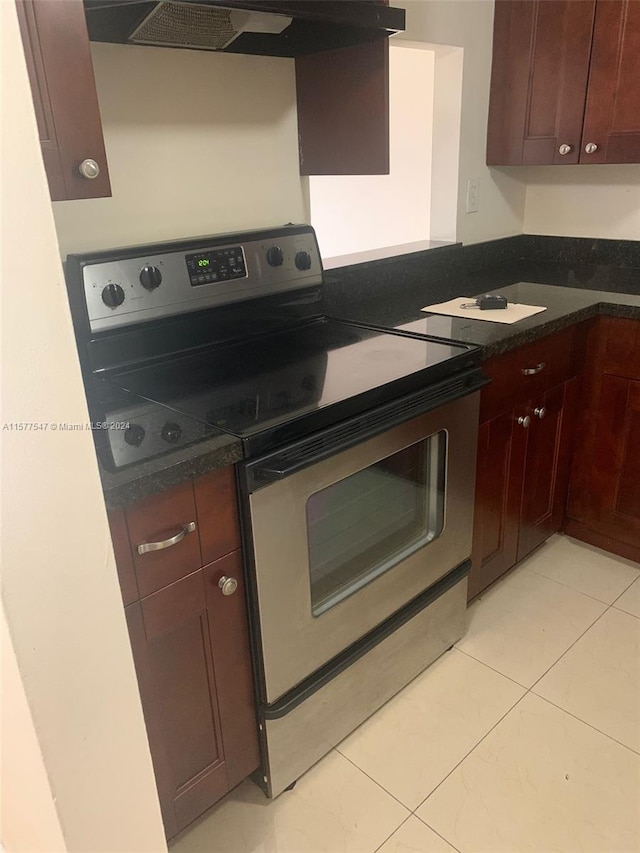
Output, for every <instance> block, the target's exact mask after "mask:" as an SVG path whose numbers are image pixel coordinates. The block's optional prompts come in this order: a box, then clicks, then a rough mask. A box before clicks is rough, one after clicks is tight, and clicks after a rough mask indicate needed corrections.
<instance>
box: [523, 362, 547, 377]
mask: <svg viewBox="0 0 640 853" xmlns="http://www.w3.org/2000/svg"><path fill="white" fill-rule="evenodd" d="M546 366H547V365H546V362H544V361H541V362H540V364H536V366H535V367H523V368H522V372H523V373H524V375H525V376H535V374H536V373H540V371H541V370H544V369H545V367H546Z"/></svg>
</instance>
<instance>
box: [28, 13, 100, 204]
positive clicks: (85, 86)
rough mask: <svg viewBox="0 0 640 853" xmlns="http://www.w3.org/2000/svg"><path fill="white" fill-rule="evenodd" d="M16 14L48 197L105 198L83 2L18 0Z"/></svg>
mask: <svg viewBox="0 0 640 853" xmlns="http://www.w3.org/2000/svg"><path fill="white" fill-rule="evenodd" d="M17 9H18V18H19V21H20V30H21V33H22V41H23V45H24V51H25V58H26V61H27V70H28V72H29V79H30V82H31V91H32V95H33V100H34V104H35V110H36V118H37V122H38V132H39V134H40V142H41V145H42V156H43V159H44V164H45V170H46V172H47V178H48V180H49V190H50V193H51V198H52V200H53V201H62V200H66V199H77V198H102V197H104V196H110V195H111V187H110V183H109V172H108V169H107V158H106V154H105V149H104V139H103V136H102V123H101V121H100V111H99V108H98V98H97V95H96V86H95V80H94V76H93V65H92V63H91V53H90V50H89V36H88V35H87V24H86V21H85V16H84V7H83V4H82V0H19V2H18V3H17ZM94 164H96V165H97V171H98V174H97V176H96V177H93V175H94V173H95V172H96V167H95V165H94ZM81 169H84V171H85V175H83V174H82V173H81Z"/></svg>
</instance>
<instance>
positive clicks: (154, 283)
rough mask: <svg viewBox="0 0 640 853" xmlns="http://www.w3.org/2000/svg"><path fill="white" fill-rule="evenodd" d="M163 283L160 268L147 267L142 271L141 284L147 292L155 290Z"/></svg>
mask: <svg viewBox="0 0 640 853" xmlns="http://www.w3.org/2000/svg"><path fill="white" fill-rule="evenodd" d="M161 281H162V273H161V272H160V270H159V269H158V267H152V266H146V267H142V269H141V270H140V284H141V285H142V286H143V287H144V289H145V290H155V289H156V287H159V286H160V282H161Z"/></svg>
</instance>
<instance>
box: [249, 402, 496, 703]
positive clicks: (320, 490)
mask: <svg viewBox="0 0 640 853" xmlns="http://www.w3.org/2000/svg"><path fill="white" fill-rule="evenodd" d="M479 396H480V395H479V394H478V393H473V394H469V395H467V396H464V397H462V398H461V399H458V400H456V401H455V402H451V403H448V404H447V405H444V406H440V407H438V408H437V409H435V410H433V411H430V412H427V413H426V414H423V415H420V416H418V417H414V418H412V419H411V420H408V421H406V422H404V423H401V424H399V425H397V426H394V427H392V428H390V429H388V430H386V431H384V432H382V433H381V434H379V435H376V436H375V437H373V438H370V439H368V440H364V441H362V442H361V443H358V444H355V446H352V447H350V448H349V449H347V450H342V451H340V450H338V451H337V452H335V453H334V454H333V455H330V456H327V457H326V458H322V459H321V461H318V462H312V463H311V464H307V467H304V468H302V469H301V470H295V472H294V473H290V474H289V473H288V470H287V469H285V470H283V469H282V466H281V467H280V470H278V465H277V463H278V462H280V463H281V462H282V460H283V459H285V460H286V459H287V458H289V459H291V458H294V459H295V458H298V459H305V458H306V459H308V458H309V455H310V454H311V455H313V451H314V448H315V449H317V448H318V438H317V437H315V438H313V437H312V438H311V439H309V440H307V441H306V442H304V443H302V444H303V445H307V447H306V451H307V452H306V454H305V452H304V451H305V447H304V446H303V447H300V446H297V448H296V453H295V454H293V456H292V455H291V453H289V454H287V453H286V452H283V451H280V453H279V454H272V455H271V457H266V458H264V459H262V460H257V461H256V462H255V463H252V464H251V466H249V467H250V468H251V471H252V477H251V478H250V481H251V482H253V483H254V484H255V485H254V487H253V488H254V490H253V491H252V493H251V494H250V495H249V502H250V514H251V524H252V530H253V547H254V559H255V581H256V593H257V599H258V610H259V622H260V632H261V645H262V653H263V665H264V678H265V692H266V695H265V697H264V698H265V699H266V702H267V703H268V704H271V703H272V702H274V701H275V700H277V699H278V698H279V697H280V696H282V695H283V694H284V693H285V692H287V691H288V690H290V689H291V688H293V687H294V686H295V685H297V684H298V683H299V682H300V681H302V680H303V679H305V678H307V677H308V676H310V675H311V674H312V673H313V672H314V671H315V670H317V669H318V668H319V667H321V666H322V665H323V664H324V663H326V662H327V661H329V660H330V659H331V658H333V657H335V656H336V655H338V654H339V653H340V652H342V651H344V650H345V649H346V648H348V647H349V646H351V645H352V644H353V643H354V642H356V641H357V640H358V639H359V638H360V637H362V636H363V635H364V634H366V633H367V632H369V631H371V630H372V629H373V628H375V627H376V626H377V625H378V624H379V623H380V622H382V621H383V620H384V619H386V618H387V617H389V616H390V615H392V614H393V613H395V612H396V611H398V610H399V609H400V608H402V607H403V606H404V605H405V604H407V603H408V602H409V601H411V600H412V599H413V598H415V597H416V596H417V595H419V594H420V593H421V592H423V591H424V590H426V589H428V588H429V587H430V586H432V584H434V583H435V582H436V581H437V580H438V579H439V578H441V577H443V576H444V575H445V574H447V573H448V572H449V571H451V570H452V569H454V568H455V567H456V566H458V565H459V564H460V563H462V562H463V561H464V560H466V559H467V558H468V557H469V555H470V553H471V535H472V527H473V500H474V486H475V467H476V444H477V429H478V408H479ZM314 441H315V445H314V444H313V442H314ZM325 453H326V447H325ZM290 467H293V468H295V467H296V466H295V465H293V466H290ZM261 480H267V481H269V480H271V482H268V484H267V485H264V486H263V487H261V488H257V487H256V486H257V485H258V484H259V483H260V481H261Z"/></svg>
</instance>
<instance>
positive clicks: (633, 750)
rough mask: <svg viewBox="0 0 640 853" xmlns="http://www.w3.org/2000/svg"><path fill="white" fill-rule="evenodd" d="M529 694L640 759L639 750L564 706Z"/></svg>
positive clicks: (536, 694) (531, 691) (543, 697)
mask: <svg viewBox="0 0 640 853" xmlns="http://www.w3.org/2000/svg"><path fill="white" fill-rule="evenodd" d="M528 692H529V693H531V695H532V696H536V697H537V698H538V699H542V701H543V702H548V703H549V705H552V706H553V707H554V708H557V709H558V711H562V712H563V713H564V714H568V715H569V716H570V717H573V719H574V720H576V721H577V722H579V723H582V725H583V726H588V727H589V728H590V729H593V730H594V732H598V734H601V735H602V736H603V737H606V738H608V739H609V740H611V741H613V742H614V743H617V744H618V746H621V747H623V748H624V749H628V750H629V752H632V753H633V754H634V755H637V756H638V757H640V752H639V751H638V750H637V749H634V748H633V747H632V746H627V744H626V743H622V741H620V740H617V739H616V738H614V737H613V736H612V735H610V734H607V732H603V731H602V729H598V728H596V726H594V725H592V724H591V723H587V722H586V720H583V719H582V718H581V717H577V716H576V715H575V714H573V713H572V712H571V711H567V709H566V708H563V707H562V705H556V703H555V702H552V701H551V699H547V697H546V696H541V695H540V694H539V693H534V692H533V690H529V691H528Z"/></svg>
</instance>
